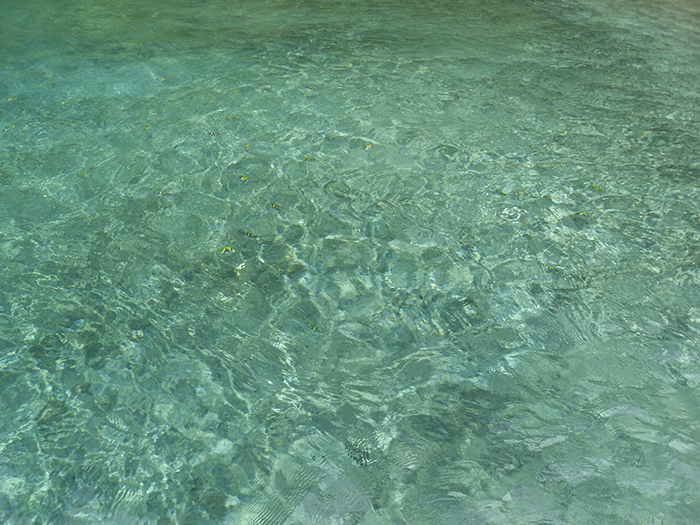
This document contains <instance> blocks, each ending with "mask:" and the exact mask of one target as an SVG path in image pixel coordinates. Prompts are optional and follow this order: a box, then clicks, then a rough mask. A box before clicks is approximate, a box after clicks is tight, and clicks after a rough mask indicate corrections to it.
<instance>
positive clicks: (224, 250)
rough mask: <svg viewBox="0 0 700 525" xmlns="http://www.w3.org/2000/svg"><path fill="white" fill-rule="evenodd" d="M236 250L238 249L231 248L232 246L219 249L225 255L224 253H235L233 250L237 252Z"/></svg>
mask: <svg viewBox="0 0 700 525" xmlns="http://www.w3.org/2000/svg"><path fill="white" fill-rule="evenodd" d="M235 251H236V250H234V249H233V248H231V247H230V246H224V247H223V248H220V249H219V253H220V254H222V255H223V254H224V253H233V252H235Z"/></svg>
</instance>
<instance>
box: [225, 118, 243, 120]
mask: <svg viewBox="0 0 700 525" xmlns="http://www.w3.org/2000/svg"><path fill="white" fill-rule="evenodd" d="M226 118H227V119H228V120H241V119H240V118H238V117H226Z"/></svg>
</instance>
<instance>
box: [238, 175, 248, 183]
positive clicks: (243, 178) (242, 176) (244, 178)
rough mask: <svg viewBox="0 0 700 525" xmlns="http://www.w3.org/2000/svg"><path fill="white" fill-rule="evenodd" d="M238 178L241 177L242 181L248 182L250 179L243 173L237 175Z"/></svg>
mask: <svg viewBox="0 0 700 525" xmlns="http://www.w3.org/2000/svg"><path fill="white" fill-rule="evenodd" d="M238 178H239V179H241V180H242V181H243V182H248V181H249V180H250V179H249V178H248V177H246V176H245V175H239V176H238Z"/></svg>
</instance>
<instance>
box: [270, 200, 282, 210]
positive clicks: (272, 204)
mask: <svg viewBox="0 0 700 525" xmlns="http://www.w3.org/2000/svg"><path fill="white" fill-rule="evenodd" d="M268 204H269V205H270V206H272V207H273V208H274V209H276V210H278V211H279V210H281V209H282V208H280V207H279V205H278V204H275V203H274V202H269V203H268Z"/></svg>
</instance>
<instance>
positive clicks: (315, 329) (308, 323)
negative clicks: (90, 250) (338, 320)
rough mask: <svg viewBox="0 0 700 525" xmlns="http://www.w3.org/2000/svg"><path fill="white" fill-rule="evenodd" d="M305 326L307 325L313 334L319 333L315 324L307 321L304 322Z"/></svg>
mask: <svg viewBox="0 0 700 525" xmlns="http://www.w3.org/2000/svg"><path fill="white" fill-rule="evenodd" d="M306 324H307V325H308V327H309V328H311V330H313V331H314V332H318V331H320V330H319V328H318V326H316V325H315V324H313V323H310V322H309V321H306Z"/></svg>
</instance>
